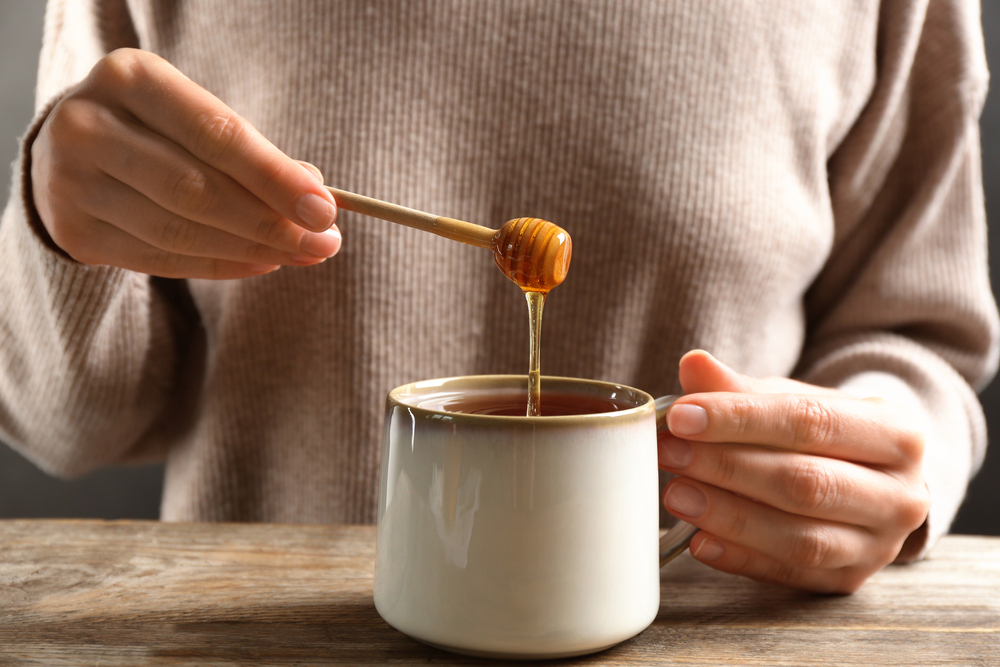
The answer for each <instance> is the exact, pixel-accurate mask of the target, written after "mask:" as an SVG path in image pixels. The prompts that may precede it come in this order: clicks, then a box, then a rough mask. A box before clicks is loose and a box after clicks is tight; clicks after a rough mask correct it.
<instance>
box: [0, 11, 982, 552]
mask: <svg viewBox="0 0 1000 667" xmlns="http://www.w3.org/2000/svg"><path fill="white" fill-rule="evenodd" d="M983 3H984V6H983V26H984V29H985V33H986V51H987V57H988V58H989V61H990V64H991V65H993V66H994V67H995V68H996V71H998V72H1000V5H998V3H997V0H983ZM44 7H45V3H44V2H43V1H42V0H2V2H0V183H10V176H11V163H12V162H13V161H14V159H15V157H16V155H17V138H18V137H19V136H20V135H21V133H22V132H23V131H24V129H25V127H26V126H27V125H28V123H29V121H30V120H31V117H32V107H33V104H34V102H33V101H34V87H35V69H36V67H37V65H38V51H39V48H40V45H41V34H42V15H43V12H44ZM982 141H983V174H984V179H985V186H986V207H987V214H988V217H989V220H990V221H991V223H992V224H991V231H992V232H993V233H992V234H991V237H990V265H991V272H992V276H993V290H994V292H995V293H1000V285H998V283H1000V231H997V229H1000V143H998V142H1000V76H997V77H995V79H994V90H992V91H991V92H990V95H989V97H988V98H987V100H986V108H985V110H984V112H983V118H982ZM3 201H4V202H6V197H4V198H3ZM0 307H2V304H0ZM981 398H982V401H983V405H984V406H985V408H986V418H987V420H988V421H989V428H990V433H992V434H1000V410H998V408H1000V381H994V382H993V384H991V385H990V386H989V387H987V388H986V390H985V391H983V393H982V395H981ZM998 437H1000V436H998ZM994 439H996V438H994ZM161 489H162V469H161V468H160V467H159V466H144V467H133V468H114V469H104V470H100V471H97V472H95V473H93V474H91V475H88V476H87V477H84V478H83V479H76V480H72V481H61V480H56V479H52V478H50V477H47V476H46V475H44V474H43V473H42V472H40V471H39V470H37V469H36V468H35V467H34V466H32V465H31V464H30V463H28V462H27V461H26V460H25V459H23V458H22V457H21V456H20V455H18V454H17V453H15V452H14V451H12V450H11V449H9V448H8V447H6V446H5V445H3V444H2V443H0V518H9V517H98V518H109V519H113V518H156V517H157V516H158V513H159V504H160V491H161ZM952 530H953V532H957V533H967V534H980V535H1000V446H996V447H993V448H991V450H990V451H989V453H988V454H987V456H986V464H985V466H984V467H983V470H982V471H981V472H980V473H979V476H978V477H977V478H976V479H975V480H974V481H973V483H972V486H971V487H970V489H969V495H968V498H967V499H966V502H965V504H964V505H963V507H962V510H961V511H960V512H959V515H958V519H957V521H956V522H955V525H954V527H953V529H952Z"/></svg>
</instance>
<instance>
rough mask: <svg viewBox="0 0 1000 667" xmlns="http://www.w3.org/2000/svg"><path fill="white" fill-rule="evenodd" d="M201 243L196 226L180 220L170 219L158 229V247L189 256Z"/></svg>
mask: <svg viewBox="0 0 1000 667" xmlns="http://www.w3.org/2000/svg"><path fill="white" fill-rule="evenodd" d="M200 243H201V233H200V232H199V229H198V225H194V224H191V223H190V222H188V221H187V220H184V219H182V218H171V219H170V220H168V221H167V222H166V223H164V225H163V227H162V228H161V229H160V239H159V247H161V248H164V249H166V250H174V251H177V252H182V253H185V254H190V253H191V251H192V250H195V249H196V248H197V247H198V246H199V245H200Z"/></svg>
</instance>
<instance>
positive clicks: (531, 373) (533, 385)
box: [524, 290, 545, 417]
mask: <svg viewBox="0 0 1000 667" xmlns="http://www.w3.org/2000/svg"><path fill="white" fill-rule="evenodd" d="M524 296H525V298H526V299H527V300H528V330H529V334H528V416H529V417H537V416H538V415H540V414H541V413H542V412H541V411H542V373H541V370H540V368H539V366H540V363H539V357H540V355H541V345H542V307H543V306H545V292H529V291H527V290H526V291H525V292H524Z"/></svg>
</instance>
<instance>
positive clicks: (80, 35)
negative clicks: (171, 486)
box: [0, 0, 186, 476]
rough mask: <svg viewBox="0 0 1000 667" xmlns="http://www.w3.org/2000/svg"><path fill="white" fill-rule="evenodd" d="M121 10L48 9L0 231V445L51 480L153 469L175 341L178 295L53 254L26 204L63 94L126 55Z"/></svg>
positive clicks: (64, 4) (113, 6) (103, 3)
mask: <svg viewBox="0 0 1000 667" xmlns="http://www.w3.org/2000/svg"><path fill="white" fill-rule="evenodd" d="M135 45H136V39H135V31H134V30H133V29H132V27H131V23H130V21H129V18H128V11H127V9H126V6H125V2H124V0H120V1H115V0H100V1H95V2H85V3H80V2H72V1H70V0H54V1H52V2H50V3H49V5H48V7H47V10H46V17H45V33H44V38H43V47H42V53H41V57H40V66H39V77H38V87H37V95H36V118H35V120H34V121H33V123H32V125H31V127H30V128H29V130H28V132H27V134H26V135H25V137H24V139H23V140H22V145H21V152H20V156H19V159H18V162H17V164H16V165H15V169H14V182H13V185H12V188H11V197H10V200H9V202H8V204H7V207H6V209H5V210H4V213H3V218H2V222H0V267H3V270H2V271H0V298H2V301H3V308H0V439H2V440H3V441H4V442H6V443H7V444H9V445H11V446H12V447H13V448H15V449H16V450H18V451H19V452H21V453H22V454H23V455H25V456H26V457H28V458H29V459H31V460H32V461H34V462H35V463H36V464H37V465H39V466H40V467H41V468H42V469H44V470H45V471H47V472H49V473H51V474H57V475H63V476H71V475H77V474H81V473H84V472H87V471H89V470H91V469H93V468H95V467H97V466H99V465H102V464H106V463H111V462H123V461H134V460H147V459H150V458H155V457H157V456H158V453H157V452H156V451H155V450H156V449H157V447H158V446H157V445H154V444H153V443H154V442H155V441H156V440H157V438H156V437H155V431H156V430H157V429H156V423H157V419H158V418H159V417H160V415H161V414H162V413H163V411H164V408H165V406H166V404H167V399H168V396H169V393H170V388H171V385H172V383H173V382H174V378H175V375H176V367H177V366H178V359H179V358H180V357H179V355H180V352H179V350H180V340H181V338H182V337H183V332H184V331H185V326H186V325H185V324H184V323H183V322H182V321H181V319H180V316H179V312H181V311H179V310H178V308H177V307H176V303H175V302H176V298H172V297H168V295H169V294H171V293H173V294H176V293H177V289H176V288H177V285H174V286H169V287H168V288H167V289H163V288H164V287H165V284H164V281H162V280H160V279H155V278H150V277H149V276H146V275H142V274H137V273H132V272H129V271H125V270H122V269H117V268H113V267H106V266H85V265H83V264H79V263H77V262H74V261H73V260H72V259H69V258H68V257H67V256H65V255H64V254H62V253H61V252H59V251H57V250H55V249H54V248H53V247H52V246H51V245H50V243H51V242H50V241H48V240H47V236H46V235H45V233H44V229H43V227H42V225H41V222H40V220H39V219H38V214H37V212H36V211H35V209H34V205H33V198H32V193H31V181H30V173H31V165H30V161H31V145H32V140H33V139H34V137H35V136H36V135H37V133H38V131H39V128H40V127H41V125H42V123H43V122H44V119H45V117H46V114H47V112H48V111H49V110H50V109H51V108H52V107H53V106H54V104H55V103H56V102H57V101H58V99H59V96H60V94H61V93H62V91H64V90H66V89H67V88H68V87H70V86H72V85H74V84H75V83H77V82H79V81H80V80H81V79H82V78H83V77H84V76H86V74H87V73H88V72H89V71H90V69H91V67H92V66H93V65H94V63H95V62H96V61H97V60H98V59H99V58H101V57H102V56H103V55H105V54H106V53H108V52H110V51H111V50H113V49H115V48H118V47H124V46H135Z"/></svg>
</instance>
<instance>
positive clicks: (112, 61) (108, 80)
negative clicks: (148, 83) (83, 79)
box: [91, 49, 149, 90]
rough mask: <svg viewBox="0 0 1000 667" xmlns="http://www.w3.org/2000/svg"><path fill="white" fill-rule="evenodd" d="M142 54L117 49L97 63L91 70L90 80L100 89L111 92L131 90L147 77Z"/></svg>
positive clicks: (135, 51) (134, 50) (130, 50)
mask: <svg viewBox="0 0 1000 667" xmlns="http://www.w3.org/2000/svg"><path fill="white" fill-rule="evenodd" d="M148 73H149V72H148V68H147V66H146V62H145V58H144V57H143V53H142V52H141V51H139V50H137V49H117V50H115V51H112V52H111V53H109V54H108V55H106V56H104V57H103V58H101V59H100V60H98V61H97V64H96V65H94V68H93V69H92V70H91V76H92V80H93V81H94V82H95V83H96V84H97V85H99V86H101V87H107V88H109V89H112V90H120V89H122V88H126V89H131V88H134V87H136V86H137V85H139V84H140V83H142V82H143V81H144V80H145V79H146V77H147V75H148Z"/></svg>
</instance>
